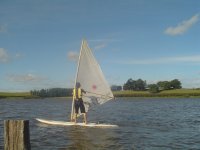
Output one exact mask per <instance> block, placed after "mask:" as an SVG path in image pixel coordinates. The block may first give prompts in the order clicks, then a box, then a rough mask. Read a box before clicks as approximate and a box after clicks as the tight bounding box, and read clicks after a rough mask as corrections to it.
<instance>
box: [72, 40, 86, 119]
mask: <svg viewBox="0 0 200 150" xmlns="http://www.w3.org/2000/svg"><path fill="white" fill-rule="evenodd" d="M83 43H84V40H82V43H81V49H80V53H79V58H78V65H77V70H76V77H75V82H74V89H75V88H76V82H77V78H78V71H79V65H80V60H81V52H82V49H83ZM74 101H75V99H74V96H73V99H72V109H71V121H72V120H73V117H74Z"/></svg>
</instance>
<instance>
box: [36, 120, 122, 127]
mask: <svg viewBox="0 0 200 150" xmlns="http://www.w3.org/2000/svg"><path fill="white" fill-rule="evenodd" d="M36 120H37V121H39V122H41V123H45V124H49V125H60V126H84V127H99V128H113V127H118V126H117V125H112V124H97V123H87V124H85V123H74V122H66V121H54V120H46V119H40V118H36Z"/></svg>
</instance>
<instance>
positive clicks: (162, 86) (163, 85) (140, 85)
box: [123, 78, 182, 93]
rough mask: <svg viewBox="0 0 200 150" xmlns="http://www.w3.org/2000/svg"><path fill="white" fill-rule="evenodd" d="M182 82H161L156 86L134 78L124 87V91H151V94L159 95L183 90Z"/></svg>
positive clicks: (176, 80) (175, 80)
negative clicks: (174, 90)
mask: <svg viewBox="0 0 200 150" xmlns="http://www.w3.org/2000/svg"><path fill="white" fill-rule="evenodd" d="M181 88H182V86H181V82H180V81H179V80H178V79H174V80H171V81H159V82H157V83H156V84H147V83H146V81H145V80H142V79H138V80H133V79H132V78H130V79H128V81H127V82H126V83H125V84H124V85H123V89H124V90H134V91H145V90H149V92H151V93H158V92H160V91H163V90H171V89H181Z"/></svg>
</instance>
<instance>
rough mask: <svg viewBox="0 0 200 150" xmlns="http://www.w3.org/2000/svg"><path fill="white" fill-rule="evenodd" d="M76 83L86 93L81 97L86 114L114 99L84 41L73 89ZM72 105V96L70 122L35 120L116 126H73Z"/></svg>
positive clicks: (73, 101) (73, 112)
mask: <svg viewBox="0 0 200 150" xmlns="http://www.w3.org/2000/svg"><path fill="white" fill-rule="evenodd" d="M77 83H80V84H81V88H82V89H84V91H86V93H85V94H84V95H83V96H82V99H83V103H84V106H85V110H86V112H88V111H89V109H91V108H93V109H95V107H96V106H98V105H102V104H104V103H106V102H108V101H109V100H112V99H113V98H114V96H113V93H112V91H111V89H110V86H109V84H108V83H107V81H106V79H105V77H104V74H103V72H102V70H101V67H100V65H99V64H98V62H97V61H96V59H95V57H94V55H93V53H92V50H91V49H90V48H89V46H88V44H87V41H86V40H83V41H82V44H81V49H80V54H79V59H78V64H77V72H76V77H75V82H74V88H75V87H76V84H77ZM74 103H75V98H74V96H73V100H72V106H71V116H70V120H71V122H63V121H49V120H44V119H37V120H38V121H40V122H42V123H47V124H54V125H80V126H82V125H84V126H90V127H91V126H96V127H97V126H98V127H100V126H101V127H105V126H106V127H107V126H109V127H116V126H117V125H107V124H96V123H87V124H84V123H76V124H74V122H72V121H73V120H74V118H75V108H74ZM80 115H81V114H80Z"/></svg>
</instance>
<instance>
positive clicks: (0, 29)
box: [0, 25, 7, 33]
mask: <svg viewBox="0 0 200 150" xmlns="http://www.w3.org/2000/svg"><path fill="white" fill-rule="evenodd" d="M6 31H7V26H6V25H0V33H1V32H6Z"/></svg>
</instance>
